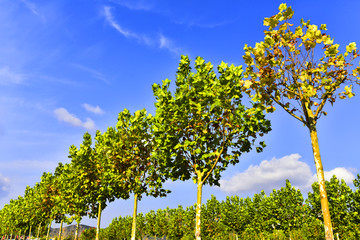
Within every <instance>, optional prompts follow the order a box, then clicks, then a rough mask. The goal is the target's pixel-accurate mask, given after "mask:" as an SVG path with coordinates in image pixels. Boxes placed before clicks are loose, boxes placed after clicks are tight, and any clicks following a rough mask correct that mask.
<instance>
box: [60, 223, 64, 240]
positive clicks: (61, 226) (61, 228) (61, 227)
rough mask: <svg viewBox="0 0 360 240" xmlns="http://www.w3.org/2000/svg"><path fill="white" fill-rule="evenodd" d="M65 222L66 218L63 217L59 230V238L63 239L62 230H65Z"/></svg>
mask: <svg viewBox="0 0 360 240" xmlns="http://www.w3.org/2000/svg"><path fill="white" fill-rule="evenodd" d="M63 222H64V220H62V219H61V222H60V230H59V240H61V235H62V230H63Z"/></svg>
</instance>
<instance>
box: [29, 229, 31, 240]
mask: <svg viewBox="0 0 360 240" xmlns="http://www.w3.org/2000/svg"><path fill="white" fill-rule="evenodd" d="M29 239H31V226H30V230H29Z"/></svg>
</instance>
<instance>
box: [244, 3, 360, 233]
mask: <svg viewBox="0 0 360 240" xmlns="http://www.w3.org/2000/svg"><path fill="white" fill-rule="evenodd" d="M279 10H280V12H279V13H278V14H276V15H274V16H272V17H269V18H265V20H264V25H265V26H268V27H269V29H268V30H266V31H264V32H265V39H264V41H263V42H260V43H256V45H255V47H249V46H247V45H245V48H244V50H245V55H244V56H243V58H244V60H245V63H246V64H247V69H246V73H245V76H246V77H249V79H250V80H248V81H245V82H244V83H245V84H244V86H245V87H246V88H248V89H254V90H255V93H254V94H253V99H254V100H255V101H260V102H263V103H266V104H268V107H267V109H268V111H273V110H274V109H275V108H274V107H273V105H274V104H277V105H279V106H280V107H282V108H283V109H284V110H285V111H286V112H287V113H289V114H290V115H291V116H292V117H294V118H295V119H297V120H299V121H300V122H301V123H303V124H304V126H306V127H307V128H308V129H309V131H310V137H311V144H312V149H313V154H314V161H315V165H316V171H317V178H318V182H319V189H320V199H321V206H322V213H323V215H324V224H325V235H326V239H333V233H332V226H331V220H330V212H329V207H328V200H327V194H326V190H325V179H324V171H323V166H322V162H321V158H320V150H319V144H318V136H317V128H316V126H317V122H318V120H319V118H320V117H321V116H322V115H326V112H325V111H324V106H325V104H326V103H327V102H329V103H330V104H331V105H332V104H333V103H334V102H335V100H336V98H337V96H339V98H340V99H345V98H346V97H348V98H351V97H352V96H353V95H354V94H353V93H352V85H351V84H354V83H357V84H358V83H359V74H360V67H357V68H353V69H352V68H351V67H352V62H353V61H354V59H356V58H358V57H359V52H358V51H357V49H356V44H355V43H350V44H349V45H348V46H347V47H346V52H345V53H344V54H339V50H338V48H339V44H334V43H333V40H332V39H331V38H330V36H329V35H328V34H326V33H325V31H326V25H325V24H322V25H321V27H320V28H318V26H316V25H311V24H310V21H307V22H304V21H303V20H301V23H300V25H299V26H297V27H294V26H293V24H291V23H290V22H289V20H291V18H292V16H293V14H294V12H293V11H292V9H291V7H287V6H286V4H281V5H280V7H279ZM351 69H352V70H351Z"/></svg>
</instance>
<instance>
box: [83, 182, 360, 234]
mask: <svg viewBox="0 0 360 240" xmlns="http://www.w3.org/2000/svg"><path fill="white" fill-rule="evenodd" d="M359 181H360V175H357V179H355V180H354V185H355V189H354V190H352V189H351V188H350V187H349V186H348V185H347V184H346V183H345V182H344V181H343V180H339V179H337V178H336V176H333V177H332V178H331V179H330V181H326V182H325V184H326V187H327V190H328V197H329V208H330V212H331V217H332V220H333V221H332V223H333V226H334V233H336V234H337V235H338V237H339V238H340V239H359V238H360V218H359V214H360V212H359V210H360V209H359V206H360V202H359V200H360V185H359ZM312 189H313V191H312V192H309V193H308V196H307V199H306V200H305V201H304V197H303V195H302V194H301V192H300V190H297V189H296V188H295V187H293V186H291V184H290V182H289V181H288V180H287V181H286V186H285V187H283V188H281V189H279V190H273V192H271V193H270V195H268V196H267V195H266V194H265V193H264V192H263V191H262V192H261V193H259V194H255V195H254V196H253V197H252V198H250V197H247V198H240V197H238V196H232V197H227V198H226V200H225V201H221V202H220V201H218V200H217V199H216V198H215V197H214V196H212V198H211V199H209V200H207V202H206V204H202V206H201V213H202V221H201V229H202V232H201V236H202V239H209V240H210V239H224V240H226V239H323V238H324V227H323V224H322V222H323V218H322V214H321V206H320V201H319V199H320V194H319V188H318V183H314V184H313V185H312ZM195 209H196V205H194V206H190V207H187V208H186V209H184V208H183V207H182V206H179V207H178V208H176V209H170V208H166V209H158V210H157V211H150V212H148V213H146V214H143V213H140V214H138V215H137V226H138V231H137V239H148V238H150V237H151V238H156V237H158V238H162V239H194V236H193V234H192V231H193V225H194V217H195ZM131 222H132V217H131V216H125V217H119V218H115V219H113V221H112V223H111V224H110V225H109V227H107V228H106V229H102V231H101V238H102V239H104V240H105V239H129V238H130V230H129V229H130V228H131ZM90 239H92V238H91V237H88V238H87V240H90Z"/></svg>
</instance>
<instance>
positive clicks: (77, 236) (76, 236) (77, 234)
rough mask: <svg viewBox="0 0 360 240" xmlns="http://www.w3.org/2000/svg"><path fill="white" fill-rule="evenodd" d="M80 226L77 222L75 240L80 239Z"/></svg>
mask: <svg viewBox="0 0 360 240" xmlns="http://www.w3.org/2000/svg"><path fill="white" fill-rule="evenodd" d="M79 226H80V221H76V230H75V237H74V240H78V238H79Z"/></svg>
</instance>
